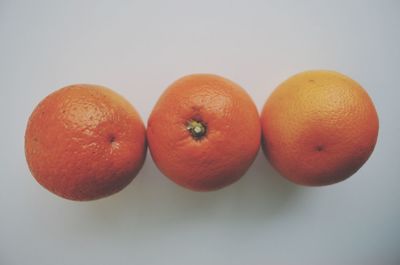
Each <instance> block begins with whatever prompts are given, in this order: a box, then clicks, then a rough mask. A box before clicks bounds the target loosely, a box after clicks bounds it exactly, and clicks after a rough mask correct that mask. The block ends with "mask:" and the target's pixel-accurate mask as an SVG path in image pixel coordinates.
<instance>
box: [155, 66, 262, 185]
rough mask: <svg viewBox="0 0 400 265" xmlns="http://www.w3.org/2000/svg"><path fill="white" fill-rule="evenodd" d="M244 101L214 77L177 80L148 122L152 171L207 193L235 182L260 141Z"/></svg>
mask: <svg viewBox="0 0 400 265" xmlns="http://www.w3.org/2000/svg"><path fill="white" fill-rule="evenodd" d="M260 127H261V126H260V121H259V115H258V112H257V108H256V106H255V105H254V103H253V101H252V100H251V98H250V97H249V95H248V94H247V93H246V92H245V91H244V90H243V89H242V88H241V87H240V86H238V85H237V84H235V83H233V82H231V81H229V80H227V79H225V78H223V77H220V76H216V75H210V74H194V75H189V76H186V77H183V78H181V79H179V80H177V81H176V82H174V83H173V84H172V85H170V86H169V87H168V89H167V90H166V91H165V92H164V93H163V95H162V96H161V97H160V99H159V100H158V102H157V104H156V105H155V107H154V109H153V111H152V113H151V115H150V117H149V120H148V129H147V139H148V142H149V149H150V152H151V155H152V157H153V159H154V161H155V163H156V165H157V166H158V168H159V169H160V170H161V171H162V172H163V173H164V174H165V175H166V176H167V177H169V178H170V179H171V180H173V181H174V182H175V183H177V184H179V185H181V186H184V187H186V188H188V189H191V190H195V191H210V190H216V189H220V188H222V187H225V186H227V185H229V184H231V183H233V182H235V181H236V180H238V179H239V178H240V177H241V176H242V175H243V174H244V173H245V172H246V170H247V169H248V168H249V166H250V165H251V163H252V162H253V160H254V158H255V156H256V154H257V151H258V150H259V146H260V140H261V128H260Z"/></svg>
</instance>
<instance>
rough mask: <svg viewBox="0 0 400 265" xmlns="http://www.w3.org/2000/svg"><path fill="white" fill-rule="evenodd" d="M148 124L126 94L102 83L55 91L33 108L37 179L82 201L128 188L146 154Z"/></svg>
mask: <svg viewBox="0 0 400 265" xmlns="http://www.w3.org/2000/svg"><path fill="white" fill-rule="evenodd" d="M146 149H147V146H146V133H145V127H144V124H143V122H142V120H141V118H140V117H139V114H138V113H137V112H136V110H135V109H134V108H133V107H132V106H131V105H130V104H129V103H128V101H126V100H125V99H124V98H123V97H122V96H120V95H118V94H117V93H115V92H113V91H112V90H110V89H108V88H105V87H101V86H97V85H86V84H79V85H72V86H68V87H64V88H62V89H59V90H57V91H55V92H54V93H52V94H50V95H49V96H47V97H46V98H45V99H44V100H42V101H41V102H40V103H39V105H38V106H37V107H36V108H35V109H34V111H33V112H32V114H31V116H30V118H29V121H28V125H27V128H26V132H25V155H26V159H27V162H28V165H29V168H30V170H31V172H32V175H33V176H34V177H35V179H36V180H37V181H38V182H39V183H40V184H41V185H42V186H43V187H45V188H46V189H48V190H49V191H51V192H53V193H55V194H57V195H59V196H61V197H64V198H67V199H70V200H78V201H86V200H94V199H99V198H103V197H106V196H109V195H111V194H114V193H116V192H118V191H120V190H121V189H123V188H124V187H126V186H127V185H128V184H129V183H130V182H131V181H132V179H133V178H134V177H135V176H136V174H137V173H138V172H139V170H140V169H141V167H142V165H143V162H144V159H145V155H146Z"/></svg>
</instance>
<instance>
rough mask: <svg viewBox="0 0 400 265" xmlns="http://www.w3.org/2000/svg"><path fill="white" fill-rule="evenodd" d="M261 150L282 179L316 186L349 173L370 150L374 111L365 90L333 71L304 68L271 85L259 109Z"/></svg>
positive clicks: (375, 121)
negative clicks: (276, 86)
mask: <svg viewBox="0 0 400 265" xmlns="http://www.w3.org/2000/svg"><path fill="white" fill-rule="evenodd" d="M261 124H262V129H263V150H264V152H265V154H266V156H267V158H268V159H269V161H270V162H271V164H272V165H273V166H274V167H275V168H276V169H277V170H278V171H279V172H280V173H281V174H282V175H283V176H285V177H286V178H287V179H289V180H291V181H293V182H295V183H298V184H302V185H308V186H321V185H329V184H333V183H336V182H339V181H342V180H344V179H346V178H348V177H350V176H351V175H352V174H354V173H355V172H356V171H357V170H358V169H359V168H360V167H361V166H362V165H363V164H364V163H365V162H366V161H367V159H368V158H369V156H370V155H371V153H372V151H373V149H374V147H375V144H376V141H377V136H378V129H379V123H378V115H377V113H376V110H375V107H374V105H373V103H372V101H371V99H370V97H369V96H368V94H367V92H366V91H365V90H364V89H363V88H362V87H361V86H360V85H359V84H358V83H356V82H355V81H354V80H352V79H350V78H349V77H347V76H345V75H342V74H340V73H337V72H333V71H322V70H319V71H308V72H302V73H299V74H297V75H294V76H292V77H291V78H289V79H288V80H286V81H285V82H283V83H282V84H281V85H279V86H278V88H276V90H275V91H274V92H273V93H272V95H271V96H270V97H269V99H268V100H267V102H266V104H265V106H264V109H263V111H262V114H261Z"/></svg>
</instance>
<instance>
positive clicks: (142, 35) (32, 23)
mask: <svg viewBox="0 0 400 265" xmlns="http://www.w3.org/2000/svg"><path fill="white" fill-rule="evenodd" d="M322 2H325V3H324V4H323V3H322ZM399 14H400V2H399V1H330V2H329V3H327V1H291V2H288V1H206V0H204V1H158V2H155V1H141V2H139V1H26V2H22V1H11V0H10V1H4V0H2V1H0V91H1V94H0V95H1V104H0V115H1V116H0V117H1V119H0V121H1V125H0V126H1V133H2V134H1V135H2V141H1V152H0V163H1V164H0V187H1V191H0V264H1V265H14V264H15V265H24V264H34V265H35V264H37V265H50V264H51V265H53V264H85V265H89V264H146V265H147V264H150V265H151V264H174V265H179V264H194V265H196V264H220V265H222V264H230V265H236V264H238V265H239V264H382V265H385V264H400V252H399V250H400V227H399V220H400V206H399V202H400V192H399V186H400V163H399V157H400V151H399V150H400V141H399V132H400V122H399V118H398V117H399V114H400V104H399V98H400V92H399V91H400V90H399V84H400V74H399V69H400V16H399ZM317 68H324V69H333V70H337V71H340V72H343V73H345V74H347V75H349V76H351V77H352V78H354V79H355V80H357V81H358V82H360V83H361V84H362V85H363V86H364V87H365V89H366V90H367V91H368V92H369V94H370V95H371V97H372V98H373V100H374V102H375V104H376V107H377V110H378V113H379V117H380V126H381V127H380V134H379V139H378V144H377V147H376V149H375V152H374V153H373V155H372V156H371V158H370V160H369V161H368V162H367V163H366V164H365V166H364V167H363V168H362V169H361V170H359V171H358V172H357V173H356V174H355V175H354V176H353V177H352V178H350V179H348V180H347V181H345V182H342V183H340V184H337V185H333V186H329V187H324V188H305V187H300V186H296V185H294V184H291V183H289V182H287V181H286V180H284V179H282V178H281V177H279V176H278V175H277V173H276V172H275V171H274V170H272V169H271V167H270V166H269V165H268V163H267V162H266V160H265V158H264V156H263V155H262V153H260V154H259V156H258V158H257V160H256V161H255V163H254V164H253V166H252V167H251V169H250V170H249V172H248V173H247V174H246V175H245V176H244V177H243V178H242V179H241V180H240V181H239V182H237V183H236V184H234V185H232V186H230V187H228V188H226V189H223V190H220V191H218V192H212V193H195V192H190V191H187V190H185V189H183V188H180V187H178V186H176V185H175V184H173V183H172V182H170V181H169V180H168V179H167V178H165V177H163V176H162V175H161V174H160V172H159V171H158V170H157V169H156V167H155V166H154V164H153V161H152V160H151V157H150V156H148V157H147V160H146V164H145V166H144V168H143V170H142V171H141V172H140V174H139V175H138V176H137V178H136V179H135V180H134V181H133V182H132V184H131V185H129V187H127V188H126V189H125V190H123V191H122V192H120V193H119V194H117V195H114V196H112V197H109V198H106V199H102V200H98V201H94V202H87V203H76V202H71V201H67V200H63V199H60V198H58V197H56V196H54V195H52V194H51V193H49V192H47V191H46V190H44V189H43V188H42V187H41V186H39V185H38V184H37V183H36V182H35V180H34V179H33V177H32V176H31V175H30V173H29V170H28V167H27V165H26V162H25V158H24V149H23V148H24V147H23V138H24V130H25V125H26V121H27V119H28V117H29V115H30V113H31V111H32V110H33V108H34V107H35V105H36V104H37V103H38V102H39V101H40V100H41V99H42V98H43V97H45V96H46V95H47V94H49V93H50V92H52V91H54V90H55V89H57V88H60V87H62V86H65V85H68V84H72V83H82V82H84V83H96V84H102V85H106V86H109V87H110V88H113V89H114V90H116V91H118V92H119V93H121V94H122V95H124V96H125V97H126V98H127V99H128V100H129V101H130V102H132V104H133V105H134V106H135V107H136V108H137V110H138V111H139V112H140V114H141V115H142V117H143V119H144V120H147V117H148V115H149V113H150V111H151V109H152V107H153V105H154V103H155V102H156V100H157V98H158V96H159V95H160V94H161V93H162V91H163V90H164V88H165V87H166V86H167V85H169V84H170V83H171V82H172V81H174V80H175V79H177V78H179V77H181V76H182V75H185V74H190V73H194V72H209V73H216V74H220V75H223V76H225V77H227V78H230V79H232V80H233V81H235V82H237V83H239V84H240V85H242V86H243V87H244V88H245V89H247V91H248V92H249V94H250V95H251V96H252V97H253V98H254V100H255V102H256V104H257V106H258V108H259V109H261V107H262V105H263V103H264V102H265V100H266V98H267V96H268V95H269V94H270V93H271V91H272V90H273V89H274V87H276V86H277V85H278V84H279V83H280V82H282V81H283V80H284V79H286V78H288V77H289V76H290V75H292V74H294V73H297V72H299V71H303V70H307V69H317Z"/></svg>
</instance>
